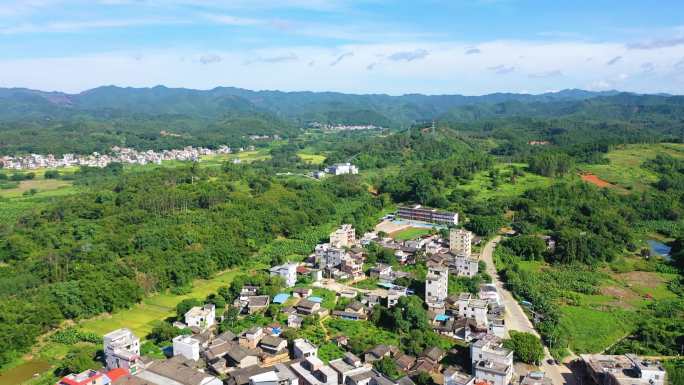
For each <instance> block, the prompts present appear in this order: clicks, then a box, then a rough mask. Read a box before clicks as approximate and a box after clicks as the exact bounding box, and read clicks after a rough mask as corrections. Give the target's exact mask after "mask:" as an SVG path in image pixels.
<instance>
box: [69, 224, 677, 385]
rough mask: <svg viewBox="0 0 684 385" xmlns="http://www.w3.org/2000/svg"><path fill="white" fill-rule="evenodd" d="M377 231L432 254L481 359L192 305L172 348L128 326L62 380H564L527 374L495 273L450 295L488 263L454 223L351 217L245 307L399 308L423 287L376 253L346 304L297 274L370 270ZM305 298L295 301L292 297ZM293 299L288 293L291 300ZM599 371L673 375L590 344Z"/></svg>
mask: <svg viewBox="0 0 684 385" xmlns="http://www.w3.org/2000/svg"><path fill="white" fill-rule="evenodd" d="M369 240H370V241H375V242H378V243H380V244H381V245H383V247H387V248H391V249H393V250H395V256H396V258H397V261H398V262H399V263H415V262H416V260H417V259H418V257H417V255H418V254H419V252H420V253H421V254H420V257H421V258H424V259H425V260H426V261H427V269H428V270H427V275H426V280H425V303H426V305H427V307H428V313H429V315H430V316H431V317H432V318H431V319H432V320H433V321H432V326H433V329H434V330H435V331H436V332H438V333H440V334H442V335H444V336H447V337H449V338H453V339H458V340H462V341H464V342H467V343H469V345H470V370H464V369H463V368H461V367H456V366H451V365H446V366H445V365H444V362H451V360H445V357H446V356H447V355H448V354H457V352H456V351H452V352H446V351H444V350H442V349H440V348H439V347H428V348H426V349H425V350H424V351H423V352H422V353H421V354H419V355H418V356H412V355H409V354H406V353H404V352H402V351H401V350H400V349H398V348H397V347H395V346H390V345H383V344H381V345H377V346H374V347H373V348H371V349H369V350H367V351H365V352H363V354H360V355H359V356H357V355H355V354H353V353H352V352H350V351H349V350H348V344H349V340H348V337H353V336H344V335H342V336H337V337H335V338H334V339H333V340H332V341H333V342H334V343H335V344H336V345H337V346H338V347H339V348H340V349H341V350H343V351H344V354H343V356H342V357H341V358H337V359H333V360H330V361H329V362H324V360H322V359H321V358H319V357H318V347H317V346H315V345H314V344H312V343H311V342H310V341H308V340H306V339H303V338H298V339H294V340H292V341H288V340H286V339H284V338H283V337H282V332H283V328H284V327H285V326H281V325H280V324H279V323H277V322H274V323H272V324H270V325H268V326H256V325H255V326H253V327H251V328H249V329H247V330H245V331H243V332H241V333H239V334H235V333H232V332H230V331H223V332H220V333H219V330H218V325H217V324H218V322H217V321H218V318H220V317H217V315H216V308H215V306H214V305H213V304H206V305H203V306H195V307H193V308H191V309H189V310H188V311H187V312H186V313H185V314H184V317H183V320H182V321H180V320H179V321H177V322H176V323H175V324H174V325H175V326H176V327H178V328H182V329H185V330H187V329H190V331H191V332H192V334H191V335H179V336H177V337H175V338H173V340H172V347H171V350H170V351H167V352H166V354H167V357H169V358H166V359H150V358H148V357H144V356H141V352H140V347H141V345H140V340H139V338H138V337H136V336H135V335H134V334H133V333H132V332H131V331H130V330H129V329H118V330H115V331H113V332H111V333H108V334H107V335H105V336H104V339H103V353H104V354H103V355H104V362H105V367H104V368H103V369H101V370H87V371H85V372H83V373H75V374H70V375H68V376H65V377H64V378H62V379H61V380H60V381H59V382H58V384H57V385H415V384H414V382H413V381H412V380H411V377H412V376H414V375H417V374H419V373H427V374H428V375H430V376H431V377H432V378H433V379H434V380H435V382H436V383H437V384H440V385H485V384H487V385H508V384H512V383H516V384H521V385H552V384H551V380H550V379H549V378H548V377H545V376H544V373H542V372H529V373H527V375H525V376H524V377H522V378H520V377H517V376H516V375H515V373H514V366H513V351H512V350H510V349H508V348H506V347H505V346H504V343H503V341H504V340H503V338H504V337H505V335H506V329H505V325H504V312H505V309H504V307H503V306H502V301H501V298H500V296H499V293H498V291H497V288H496V286H494V285H492V284H483V285H481V286H480V288H479V292H478V293H477V294H471V293H459V294H453V295H449V293H448V286H449V277H450V276H454V275H455V276H461V277H473V276H474V275H476V274H477V273H478V271H479V264H478V258H477V256H475V255H473V253H472V244H473V241H474V237H473V234H472V233H470V232H468V231H466V230H462V229H451V230H450V233H449V239H448V242H447V240H444V239H441V238H440V237H439V236H436V235H431V236H425V237H423V238H421V239H418V240H413V241H406V242H396V241H393V240H391V239H378V238H377V234H374V235H373V234H366V235H365V236H364V237H363V238H362V239H361V240H357V239H356V233H355V230H354V228H353V227H352V226H351V225H348V224H345V225H342V226H341V227H339V228H338V229H336V230H335V231H333V232H332V233H331V234H330V237H329V242H327V243H323V244H319V245H317V246H316V248H315V251H314V253H313V254H312V255H311V256H310V257H309V258H308V260H307V261H306V262H305V263H303V264H299V263H286V264H283V265H279V266H274V267H272V268H271V269H270V274H271V275H273V276H280V277H282V280H283V282H284V283H285V286H287V287H288V288H289V290H288V292H287V293H285V292H284V293H280V294H277V295H275V296H274V297H273V298H271V297H270V296H268V295H264V294H263V293H260V288H259V287H258V286H250V285H245V286H243V287H242V288H241V292H240V293H239V296H238V298H236V300H235V302H234V303H233V306H235V307H237V308H238V309H239V310H240V312H241V313H242V314H254V313H258V312H262V311H265V310H266V309H267V308H268V306H269V305H270V304H271V303H277V304H282V305H283V306H282V307H281V308H280V311H281V312H283V313H285V314H286V315H287V325H286V327H287V328H292V329H298V328H301V327H302V324H303V322H304V320H305V319H306V317H309V316H312V315H319V316H327V315H331V316H334V317H339V318H342V319H346V320H355V321H356V320H364V319H367V318H368V316H369V315H370V314H371V312H372V310H373V307H374V306H375V305H378V304H382V305H384V306H386V307H388V308H391V307H393V306H395V305H396V304H397V302H398V301H399V299H400V298H401V297H403V296H406V295H409V294H411V292H410V290H409V289H407V288H406V287H402V286H399V285H396V284H395V283H394V282H395V281H396V280H397V279H398V278H400V277H402V276H404V275H403V274H406V273H404V272H402V271H395V270H394V269H393V267H392V266H391V265H385V264H376V265H375V266H373V267H372V268H371V269H370V270H369V272H368V274H369V275H370V276H371V277H374V278H377V279H378V283H379V287H380V288H381V289H378V290H363V291H358V290H351V289H353V288H351V287H349V286H346V285H340V287H346V288H349V289H350V290H346V289H344V290H340V291H338V292H337V295H338V296H339V297H341V298H349V301H347V302H345V304H346V305H345V306H344V309H340V308H338V309H337V310H331V309H326V308H324V307H323V306H322V301H323V299H322V298H320V297H316V296H314V295H313V294H314V291H313V290H312V289H311V288H310V287H306V286H299V285H296V283H297V282H298V280H299V279H300V278H302V277H303V276H309V277H310V278H311V280H313V281H314V282H316V281H322V280H323V277H324V276H325V277H327V278H328V279H329V280H336V279H349V280H356V279H364V277H365V273H364V272H363V263H364V258H365V256H364V254H363V252H364V251H363V248H361V245H362V244H364V243H365V242H366V241H369ZM290 297H294V299H295V300H294V301H290V300H289V298H290ZM286 302H287V303H286ZM383 359H390V360H392V361H393V362H394V364H395V366H396V368H397V369H399V370H400V371H401V373H402V375H404V377H402V378H399V379H390V378H388V377H387V376H385V375H383V374H382V373H380V372H379V371H377V370H376V369H375V368H374V366H373V363H374V362H376V361H378V360H383ZM582 360H583V361H584V364H585V369H586V372H587V376H588V377H590V378H591V379H592V380H593V381H594V382H595V383H596V384H597V385H641V384H643V385H647V384H648V385H664V384H665V372H664V370H663V368H662V366H661V365H660V364H659V363H657V362H652V361H648V360H645V359H641V358H638V357H636V356H631V355H626V356H605V355H583V356H582Z"/></svg>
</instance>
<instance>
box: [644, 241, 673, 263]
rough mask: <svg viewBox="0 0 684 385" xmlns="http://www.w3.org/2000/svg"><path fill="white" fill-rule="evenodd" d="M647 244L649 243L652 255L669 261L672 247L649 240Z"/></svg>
mask: <svg viewBox="0 0 684 385" xmlns="http://www.w3.org/2000/svg"><path fill="white" fill-rule="evenodd" d="M646 243H648V247H649V248H650V249H651V254H655V255H660V256H661V257H664V258H665V259H668V260H669V258H670V251H671V250H672V248H671V247H670V246H668V245H666V244H664V243H662V242H660V241H656V240H655V239H649V240H648V241H646Z"/></svg>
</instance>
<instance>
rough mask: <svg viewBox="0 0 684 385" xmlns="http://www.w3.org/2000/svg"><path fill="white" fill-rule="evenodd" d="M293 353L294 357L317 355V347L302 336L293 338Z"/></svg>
mask: <svg viewBox="0 0 684 385" xmlns="http://www.w3.org/2000/svg"><path fill="white" fill-rule="evenodd" d="M293 353H294V356H295V358H308V357H318V348H317V347H316V346H315V345H314V344H312V343H311V342H309V341H308V340H305V339H304V338H297V339H296V340H294V349H293Z"/></svg>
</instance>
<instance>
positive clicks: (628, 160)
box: [582, 143, 684, 191]
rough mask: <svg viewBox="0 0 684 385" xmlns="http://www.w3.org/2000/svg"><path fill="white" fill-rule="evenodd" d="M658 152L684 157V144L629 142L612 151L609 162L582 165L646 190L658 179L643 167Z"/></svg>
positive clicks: (614, 181) (613, 180)
mask: <svg viewBox="0 0 684 385" xmlns="http://www.w3.org/2000/svg"><path fill="white" fill-rule="evenodd" d="M658 154H669V155H672V156H674V157H676V158H684V144H674V143H658V144H629V145H624V146H621V147H619V148H617V149H615V150H613V151H610V152H609V153H608V154H607V155H606V158H608V159H609V160H610V163H609V164H596V165H587V166H582V169H583V170H584V171H589V172H592V173H594V174H596V175H597V176H598V177H599V178H601V179H603V180H606V181H608V182H610V183H612V184H615V185H618V186H620V187H623V188H625V189H628V190H633V191H644V190H646V189H648V188H650V184H651V183H654V182H656V181H657V180H658V178H657V176H656V174H655V173H653V172H651V171H649V170H647V169H644V168H642V167H641V165H642V164H643V162H644V161H645V160H647V159H653V158H655V157H656V155H658Z"/></svg>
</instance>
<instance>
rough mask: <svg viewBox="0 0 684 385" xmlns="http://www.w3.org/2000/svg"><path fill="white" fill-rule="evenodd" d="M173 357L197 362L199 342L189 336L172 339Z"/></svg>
mask: <svg viewBox="0 0 684 385" xmlns="http://www.w3.org/2000/svg"><path fill="white" fill-rule="evenodd" d="M173 355H174V356H177V355H182V356H183V357H185V358H187V359H189V360H193V361H197V360H199V357H200V342H199V341H198V340H196V339H194V338H192V337H190V336H184V335H180V336H176V337H174V338H173Z"/></svg>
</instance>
